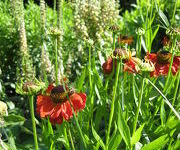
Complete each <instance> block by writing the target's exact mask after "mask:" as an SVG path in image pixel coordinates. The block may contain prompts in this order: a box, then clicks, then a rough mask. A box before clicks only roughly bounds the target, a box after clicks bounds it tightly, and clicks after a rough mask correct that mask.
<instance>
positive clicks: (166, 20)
mask: <svg viewBox="0 0 180 150" xmlns="http://www.w3.org/2000/svg"><path fill="white" fill-rule="evenodd" d="M155 6H156V9H157V12H158V14H159V16H160V18H161V19H162V20H163V22H164V24H165V25H166V27H169V26H170V24H169V21H168V19H167V17H166V15H165V14H164V13H163V11H162V10H161V9H160V8H159V7H158V4H157V1H156V0H155Z"/></svg>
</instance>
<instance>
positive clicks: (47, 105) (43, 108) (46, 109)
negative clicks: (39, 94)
mask: <svg viewBox="0 0 180 150" xmlns="http://www.w3.org/2000/svg"><path fill="white" fill-rule="evenodd" d="M54 106H55V104H54V103H53V102H52V101H51V99H50V98H49V99H45V101H44V102H43V104H42V105H40V106H38V107H37V112H39V113H40V117H42V118H44V117H46V116H49V115H51V114H52V112H53V109H54Z"/></svg>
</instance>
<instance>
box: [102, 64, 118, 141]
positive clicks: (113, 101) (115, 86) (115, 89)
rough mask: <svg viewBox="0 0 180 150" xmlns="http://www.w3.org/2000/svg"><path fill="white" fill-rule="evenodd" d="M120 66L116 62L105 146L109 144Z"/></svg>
mask: <svg viewBox="0 0 180 150" xmlns="http://www.w3.org/2000/svg"><path fill="white" fill-rule="evenodd" d="M120 66H121V64H120V62H119V61H118V62H117V70H116V78H115V83H114V88H113V98H112V102H111V112H110V116H109V126H108V131H107V134H106V144H108V143H109V134H110V130H111V124H112V119H113V115H114V103H115V98H116V91H117V85H118V79H119V72H120Z"/></svg>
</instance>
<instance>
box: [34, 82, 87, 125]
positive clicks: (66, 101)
mask: <svg viewBox="0 0 180 150" xmlns="http://www.w3.org/2000/svg"><path fill="white" fill-rule="evenodd" d="M85 104H86V94H85V93H75V92H74V91H72V90H70V89H69V87H68V86H67V85H66V86H65V87H64V86H63V85H58V86H54V85H49V86H48V88H47V90H46V92H45V93H44V94H40V95H38V96H37V107H36V111H37V113H38V114H39V115H40V117H41V118H47V117H49V119H50V122H51V123H52V124H61V123H62V122H63V119H64V120H66V121H68V120H70V119H71V118H72V117H73V110H74V112H75V113H77V112H78V111H80V110H82V109H84V107H85ZM72 109H73V110H72Z"/></svg>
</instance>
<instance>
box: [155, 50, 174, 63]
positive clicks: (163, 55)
mask: <svg viewBox="0 0 180 150" xmlns="http://www.w3.org/2000/svg"><path fill="white" fill-rule="evenodd" d="M170 61H171V53H169V52H168V51H159V52H157V62H158V63H160V64H168V63H170Z"/></svg>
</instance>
